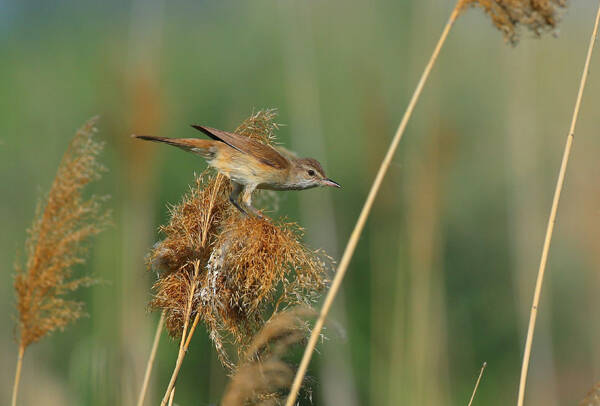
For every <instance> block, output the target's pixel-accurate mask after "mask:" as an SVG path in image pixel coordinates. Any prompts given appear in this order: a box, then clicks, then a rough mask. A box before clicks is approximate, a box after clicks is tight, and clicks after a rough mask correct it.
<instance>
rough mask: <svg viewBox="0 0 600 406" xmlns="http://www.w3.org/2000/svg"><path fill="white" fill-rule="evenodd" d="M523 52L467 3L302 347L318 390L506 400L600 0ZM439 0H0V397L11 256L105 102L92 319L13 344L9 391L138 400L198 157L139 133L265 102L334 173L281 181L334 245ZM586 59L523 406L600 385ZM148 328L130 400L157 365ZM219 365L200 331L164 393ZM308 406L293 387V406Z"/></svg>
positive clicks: (201, 395)
mask: <svg viewBox="0 0 600 406" xmlns="http://www.w3.org/2000/svg"><path fill="white" fill-rule="evenodd" d="M569 3H570V5H569V8H568V9H567V10H566V12H565V13H564V14H563V20H562V22H561V23H560V25H559V27H558V30H557V33H556V34H558V35H557V36H553V35H551V34H546V35H544V36H543V37H542V38H541V39H536V38H534V37H533V35H531V34H530V33H528V32H523V33H522V39H521V42H520V43H519V45H518V46H516V47H512V46H510V45H507V44H505V42H504V40H503V38H502V35H501V33H500V32H498V31H497V30H496V29H495V28H494V27H492V25H491V23H490V20H489V18H488V17H487V16H485V15H484V14H483V13H482V12H481V11H480V10H470V11H468V12H467V13H465V14H464V15H463V16H461V17H460V19H459V21H458V23H457V24H456V26H455V29H454V30H453V31H452V33H451V35H450V38H449V39H448V43H447V46H446V47H445V49H444V50H443V52H442V54H441V56H440V59H439V62H438V64H437V66H436V67H435V70H434V72H433V74H432V76H431V80H430V81H429V83H428V84H427V87H426V89H425V92H424V94H423V97H422V99H421V101H420V103H419V105H418V106H417V110H416V112H415V115H414V117H413V119H412V121H411V123H410V125H409V127H408V130H407V133H406V136H405V138H404V139H403V141H402V143H401V144H400V148H399V151H398V153H397V154H396V156H395V159H394V162H393V165H392V168H391V171H390V173H389V175H388V176H387V177H386V179H385V181H384V184H383V186H382V190H381V193H380V195H379V197H378V198H377V202H376V203H375V206H374V209H373V213H372V215H371V217H370V220H369V222H368V225H367V228H366V230H365V233H364V235H363V237H362V238H361V240H360V243H359V246H358V249H357V252H356V255H355V258H354V260H353V262H352V264H351V267H350V269H349V272H348V274H347V276H346V279H345V281H344V283H343V294H342V295H340V296H339V297H338V298H337V301H336V304H335V309H334V311H333V313H332V315H331V319H332V324H331V326H330V328H329V330H328V331H329V340H328V341H325V342H324V343H322V344H321V345H320V349H319V353H318V354H316V355H315V357H314V360H313V362H312V364H311V368H310V371H309V373H310V375H311V376H312V378H313V385H312V387H313V404H316V405H349V406H354V405H401V404H406V405H451V404H452V405H454V404H456V405H460V404H466V403H467V402H468V398H469V396H470V394H471V390H472V388H473V385H474V382H475V379H476V377H477V373H478V371H479V368H480V366H481V364H482V363H483V362H484V361H486V362H487V365H488V366H487V370H486V372H485V375H484V377H483V380H482V383H481V386H480V388H479V392H478V394H477V397H476V401H475V404H480V405H506V404H510V403H513V402H514V401H515V400H516V392H517V386H518V378H519V372H520V364H521V354H522V351H523V344H524V339H525V332H526V324H527V320H528V314H529V307H530V303H531V298H532V294H533V286H534V282H535V277H536V272H537V265H538V260H539V255H540V251H541V246H542V240H543V234H544V231H545V223H546V219H547V216H548V212H549V209H550V203H551V198H552V192H553V188H554V183H555V179H556V175H557V173H558V167H559V162H560V158H561V153H562V149H563V146H564V141H565V137H566V133H567V130H568V125H569V120H570V117H571V112H572V108H573V104H574V100H575V96H576V90H577V85H578V83H579V79H580V75H581V69H582V66H583V62H584V56H585V51H586V49H587V44H588V39H589V34H590V32H591V28H592V23H593V14H594V12H595V7H596V2H595V1H577V0H571V1H570V2H569ZM453 5H454V4H453V2H452V1H449V0H444V1H440V0H412V1H409V0H402V1H398V0H376V1H370V2H360V1H347V0H327V1H316V0H253V1H216V0H215V1H181V0H177V1H171V2H166V1H160V0H147V1H143V0H134V1H104V2H91V1H71V0H64V1H52V2H49V1H28V2H17V1H6V0H2V1H0V59H1V62H0V84H1V86H0V88H1V91H0V185H1V189H0V190H1V192H0V195H1V196H2V198H1V199H0V221H1V228H2V230H1V232H0V264H2V265H1V268H2V273H1V278H2V279H1V281H0V308H1V309H2V312H1V314H2V315H1V316H0V326H1V328H0V358H1V360H2V368H1V369H0V403H2V404H7V403H8V401H9V397H10V391H11V387H12V383H13V374H14V365H15V361H16V350H17V345H16V343H15V340H14V319H15V308H14V293H13V289H12V273H13V266H12V264H13V263H14V261H15V258H17V257H18V255H19V252H20V253H21V254H22V253H23V243H24V240H25V238H26V229H27V227H28V226H29V225H30V224H31V221H32V218H33V215H34V211H35V205H36V202H37V201H38V199H39V197H40V196H42V195H43V193H45V192H46V191H47V190H48V189H49V186H50V183H51V181H52V178H53V176H54V174H55V171H56V168H57V165H58V163H59V161H60V158H61V155H62V153H63V151H64V149H65V147H66V145H67V143H68V141H69V139H70V138H71V137H72V136H73V134H74V132H75V130H76V128H78V127H79V126H80V125H81V124H83V122H84V121H85V120H87V119H88V118H89V117H91V116H93V115H96V114H99V115H100V116H101V120H100V122H99V129H100V134H99V135H100V138H102V139H103V140H104V141H105V142H106V145H107V147H106V150H105V153H104V154H103V157H102V159H103V162H104V163H105V164H106V166H107V167H108V168H109V172H108V173H107V174H106V175H105V176H104V177H103V179H102V181H101V182H100V183H98V184H96V185H94V190H93V191H94V192H95V193H101V194H110V195H111V196H112V199H111V200H110V202H109V205H110V207H111V208H112V209H113V210H114V227H112V228H110V229H109V230H108V231H106V232H104V233H103V234H101V235H100V236H98V237H97V238H96V239H95V240H94V243H93V245H92V255H91V258H90V260H89V262H88V264H87V265H86V266H85V269H82V271H85V272H91V273H92V274H94V275H96V276H98V277H99V278H101V279H102V280H104V281H105V283H104V284H102V285H100V286H96V287H93V288H91V289H88V290H85V291H83V292H80V293H79V294H78V296H79V297H80V298H81V299H82V300H84V301H85V302H86V303H87V310H88V313H89V317H88V318H85V319H83V320H81V321H80V322H78V323H77V324H76V325H73V326H70V327H69V328H68V329H67V330H66V331H65V332H64V333H57V334H54V335H53V336H51V337H50V338H48V339H45V340H43V341H42V342H41V343H39V344H35V345H33V346H32V347H30V349H29V350H28V351H27V353H26V355H25V362H24V370H23V379H22V386H21V391H20V403H21V404H23V405H33V404H38V405H130V404H133V403H134V400H135V399H136V396H137V393H138V390H139V387H140V384H141V380H142V375H143V370H144V366H145V362H146V357H147V355H148V352H149V349H150V344H151V339H152V335H153V331H154V328H155V325H156V322H157V319H158V315H157V314H150V313H148V312H147V310H146V304H147V302H148V299H149V295H150V285H151V283H152V280H153V277H152V274H151V273H149V272H147V271H146V270H145V266H144V255H145V253H146V252H147V251H148V249H149V247H151V246H152V244H153V243H154V242H155V241H156V240H157V239H158V238H159V236H158V234H157V227H158V226H159V225H160V224H161V223H163V222H164V221H165V220H166V219H167V215H168V212H167V209H166V205H167V204H169V203H175V202H177V201H178V199H179V198H180V196H181V195H182V194H183V193H184V192H185V191H186V190H187V187H188V184H189V183H190V182H191V181H192V180H193V173H194V171H196V172H199V171H201V170H202V169H203V168H204V167H205V164H204V162H203V161H202V160H201V159H199V158H197V157H195V156H193V155H188V154H184V153H183V152H181V151H179V150H176V149H174V148H168V147H162V146H158V145H156V144H148V145H147V144H145V143H140V142H134V141H133V140H132V139H130V138H129V134H130V133H132V132H137V133H150V134H156V135H166V136H180V137H187V136H197V135H199V134H198V133H196V132H194V130H192V129H191V128H189V126H188V125H189V124H190V123H202V124H206V125H209V126H213V127H217V128H222V129H225V130H231V129H233V128H235V127H236V126H237V125H238V124H239V123H241V121H243V120H244V119H245V118H246V117H247V116H249V115H250V114H251V113H252V111H253V110H257V109H260V108H268V107H276V108H278V109H279V117H278V122H280V123H282V124H285V126H282V127H281V131H280V133H279V137H280V141H281V142H283V143H284V144H285V145H287V146H289V147H290V148H291V149H294V150H297V151H299V152H300V153H301V154H303V155H308V156H314V157H316V158H318V159H319V160H320V161H321V162H323V163H324V166H325V167H326V170H327V172H328V174H329V175H330V176H331V177H332V178H333V179H335V180H336V181H338V182H339V183H341V184H342V185H343V189H341V190H323V189H314V190H309V191H304V192H289V193H280V194H279V196H280V201H279V210H278V212H276V213H274V215H282V216H283V215H285V216H288V217H289V218H291V219H293V220H297V221H298V222H299V223H300V224H301V225H303V226H304V227H305V228H306V235H305V238H306V241H307V242H308V244H310V245H311V246H312V247H315V248H317V247H318V248H324V249H326V250H327V251H328V252H329V253H330V254H331V255H332V256H334V257H335V258H339V256H340V254H341V251H342V249H343V247H344V244H345V241H346V240H347V238H348V236H349V234H350V232H351V230H352V227H353V225H354V222H355V220H356V218H357V216H358V213H359V210H360V208H361V206H362V203H363V201H364V199H365V197H366V194H367V191H368V188H369V185H370V183H371V182H372V180H373V178H374V175H375V172H376V170H377V168H378V165H379V162H380V160H381V159H382V157H383V155H384V152H385V150H386V148H387V146H388V144H389V142H390V140H391V137H392V135H393V132H394V131H395V128H396V126H397V124H398V122H399V120H400V117H401V115H402V113H403V111H404V109H405V106H406V105H407V103H408V99H409V97H410V94H411V92H412V90H413V89H414V87H415V85H416V82H417V79H418V77H419V74H420V72H421V70H422V68H423V66H424V64H425V62H426V60H427V58H428V57H429V55H430V53H431V51H432V49H433V46H434V44H435V41H436V40H437V38H438V37H439V34H440V33H441V29H442V27H443V24H444V23H445V22H446V20H447V18H448V16H449V14H450V11H451V9H452V7H453ZM599 73H600V55H598V54H596V55H595V58H594V61H593V65H592V71H591V76H590V80H589V83H588V86H587V90H586V94H585V97H584V103H583V108H582V111H581V120H580V124H579V126H578V129H577V132H576V137H575V147H574V151H573V155H572V161H571V165H570V167H569V170H568V175H567V182H566V187H565V190H564V194H563V200H562V202H561V205H560V209H559V215H558V223H557V227H556V230H555V238H554V242H553V245H552V248H551V254H550V262H549V266H548V270H547V278H546V281H545V286H544V291H543V296H542V301H541V305H540V313H539V318H538V325H537V330H536V336H535V340H534V345H533V356H532V363H531V368H530V375H529V386H528V390H527V397H526V403H527V404H530V405H550V406H552V405H559V404H561V405H562V404H564V405H566V404H576V403H577V402H578V401H579V400H580V399H582V398H583V397H584V396H585V394H586V392H587V391H588V390H589V389H590V388H591V387H592V386H593V384H594V383H595V382H597V381H598V380H600V323H599V321H600V320H599V314H600V313H599V310H600V273H599V271H600V183H599V181H598V179H599V176H600V164H599V161H598V156H599V153H600V138H599V137H598V135H599V128H600V114H599V108H600V74H599ZM176 352H177V343H176V342H173V341H171V340H170V339H168V338H166V336H163V341H161V345H160V349H159V354H158V362H157V364H156V365H155V369H154V373H153V380H152V383H151V394H150V398H149V399H148V403H147V404H155V403H156V402H157V399H158V397H159V396H160V395H161V394H162V393H163V392H164V389H165V387H166V384H167V381H168V378H169V376H170V373H171V371H172V367H173V364H174V361H175V357H176ZM226 383H227V376H226V374H225V371H224V370H223V368H222V367H221V366H220V365H219V362H218V361H217V360H216V357H215V353H214V350H213V349H212V348H211V345H210V342H209V340H208V338H207V336H206V334H205V333H204V332H203V331H201V332H200V333H198V334H196V336H195V337H194V341H193V342H192V346H191V350H190V352H189V354H188V357H187V358H186V360H185V363H184V366H183V369H182V372H181V375H180V378H179V381H178V384H177V392H176V403H177V404H181V405H212V404H218V402H219V400H220V397H221V395H222V393H223V390H224V387H225V385H226ZM305 403H308V401H307V400H306V399H303V400H302V404H305Z"/></svg>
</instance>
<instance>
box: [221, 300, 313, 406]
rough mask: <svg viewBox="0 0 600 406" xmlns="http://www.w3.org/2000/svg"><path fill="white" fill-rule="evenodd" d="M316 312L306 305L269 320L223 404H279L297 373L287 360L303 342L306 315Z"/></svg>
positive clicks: (237, 371)
mask: <svg viewBox="0 0 600 406" xmlns="http://www.w3.org/2000/svg"><path fill="white" fill-rule="evenodd" d="M314 314H315V312H314V311H313V310H312V309H310V308H306V307H298V308H294V309H291V310H287V311H283V312H281V313H278V314H277V315H276V316H274V317H273V318H272V319H271V320H269V321H268V322H267V323H266V324H265V325H264V327H263V328H262V329H261V330H260V332H259V333H258V334H256V336H255V337H254V339H253V340H252V343H251V344H250V346H249V347H248V349H247V350H246V352H245V354H244V356H243V358H242V362H241V363H240V365H239V367H237V368H236V370H235V373H234V374H233V376H232V378H231V381H230V383H229V385H228V386H227V389H226V391H225V394H224V396H223V400H222V402H221V405H222V406H243V405H277V404H281V401H282V400H283V397H282V393H283V392H284V391H285V390H286V389H287V388H289V386H290V384H291V382H292V379H293V377H294V372H293V370H292V368H291V367H290V365H289V364H288V363H287V362H286V361H285V360H284V359H283V357H284V356H285V354H286V353H288V352H289V349H290V348H291V347H292V346H294V345H296V344H299V343H300V342H302V341H303V340H304V339H305V338H306V337H307V335H308V333H309V329H308V325H307V323H306V321H305V318H307V317H310V316H313V315H314Z"/></svg>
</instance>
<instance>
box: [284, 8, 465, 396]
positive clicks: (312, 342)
mask: <svg viewBox="0 0 600 406" xmlns="http://www.w3.org/2000/svg"><path fill="white" fill-rule="evenodd" d="M462 6H463V0H459V1H458V2H457V4H456V6H455V7H454V10H453V11H452V14H451V15H450V18H449V19H448V22H447V23H446V26H445V27H444V30H443V31H442V35H441V37H440V39H439V40H438V43H437V45H436V46H435V49H434V51H433V54H432V55H431V57H430V59H429V62H428V63H427V65H426V66H425V70H424V71H423V73H422V75H421V78H420V80H419V83H418V84H417V88H416V89H415V91H414V93H413V95H412V97H411V99H410V102H409V104H408V107H407V109H406V112H405V113H404V116H403V117H402V121H401V122H400V125H399V126H398V129H397V130H396V134H395V135H394V138H393V139H392V143H391V144H390V146H389V148H388V151H387V153H386V155H385V158H384V159H383V161H382V163H381V166H380V167H379V170H378V172H377V175H376V177H375V180H374V182H373V184H372V185H371V190H370V191H369V195H368V196H367V200H366V201H365V204H364V206H363V208H362V210H361V212H360V215H359V217H358V220H357V222H356V225H355V226H354V230H353V231H352V234H351V235H350V239H349V240H348V243H347V245H346V249H345V250H344V254H343V255H342V259H341V261H340V265H339V267H338V268H337V271H336V274H335V277H334V279H333V281H332V283H331V288H330V289H329V292H328V293H327V296H326V298H325V302H324V303H323V307H322V308H321V312H320V313H319V317H318V318H317V322H316V323H315V326H314V328H313V330H312V333H311V336H310V339H309V341H308V345H307V346H306V349H305V350H304V355H303V356H302V361H301V362H300V366H299V368H298V371H297V373H296V376H295V377H294V381H293V383H292V387H291V390H290V394H289V396H288V398H287V401H286V406H293V405H294V403H295V402H296V398H297V397H298V391H299V390H300V386H301V384H302V381H303V379H304V375H306V370H307V369H308V364H309V363H310V359H311V357H312V353H313V351H314V349H315V346H316V345H317V341H318V339H319V336H320V335H321V330H322V329H323V325H324V323H325V319H326V318H327V314H328V313H329V309H330V308H331V305H332V303H333V300H334V299H335V297H336V295H337V293H338V291H339V289H340V285H341V284H342V280H343V279H344V275H345V274H346V271H347V270H348V265H349V264H350V260H351V259H352V256H353V255H354V251H355V249H356V245H357V244H358V240H359V238H360V235H361V234H362V231H363V229H364V227H365V223H366V221H367V218H368V217H369V214H370V212H371V209H372V207H373V203H374V201H375V197H377V193H378V192H379V189H380V187H381V183H382V182H383V178H384V177H385V175H386V173H387V171H388V169H389V167H390V164H391V162H392V158H393V157H394V153H395V152H396V149H397V148H398V144H399V143H400V140H401V139H402V135H404V131H405V130H406V126H407V125H408V121H409V120H410V118H411V116H412V113H413V111H414V109H415V106H416V104H417V102H418V101H419V97H420V96H421V93H422V91H423V88H424V87H425V83H426V82H427V79H428V78H429V74H430V73H431V70H432V69H433V66H434V65H435V62H436V60H437V58H438V56H439V54H440V51H441V50H442V47H443V45H444V43H445V42H446V39H447V37H448V34H449V33H450V29H451V28H452V27H453V25H454V23H455V22H456V19H457V18H458V16H459V14H460V11H461V10H462Z"/></svg>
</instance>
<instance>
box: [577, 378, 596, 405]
mask: <svg viewBox="0 0 600 406" xmlns="http://www.w3.org/2000/svg"><path fill="white" fill-rule="evenodd" d="M579 405H580V406H600V382H598V383H597V384H596V386H594V387H593V388H592V390H591V391H590V392H589V393H588V394H587V396H586V397H585V399H583V400H582V401H581V403H580V404H579Z"/></svg>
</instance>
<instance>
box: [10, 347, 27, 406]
mask: <svg viewBox="0 0 600 406" xmlns="http://www.w3.org/2000/svg"><path fill="white" fill-rule="evenodd" d="M24 354H25V347H23V345H19V355H18V356H17V370H16V372H15V383H14V385H13V393H12V403H11V404H12V406H17V394H18V393H19V383H20V382H21V368H22V367H23V355H24Z"/></svg>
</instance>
